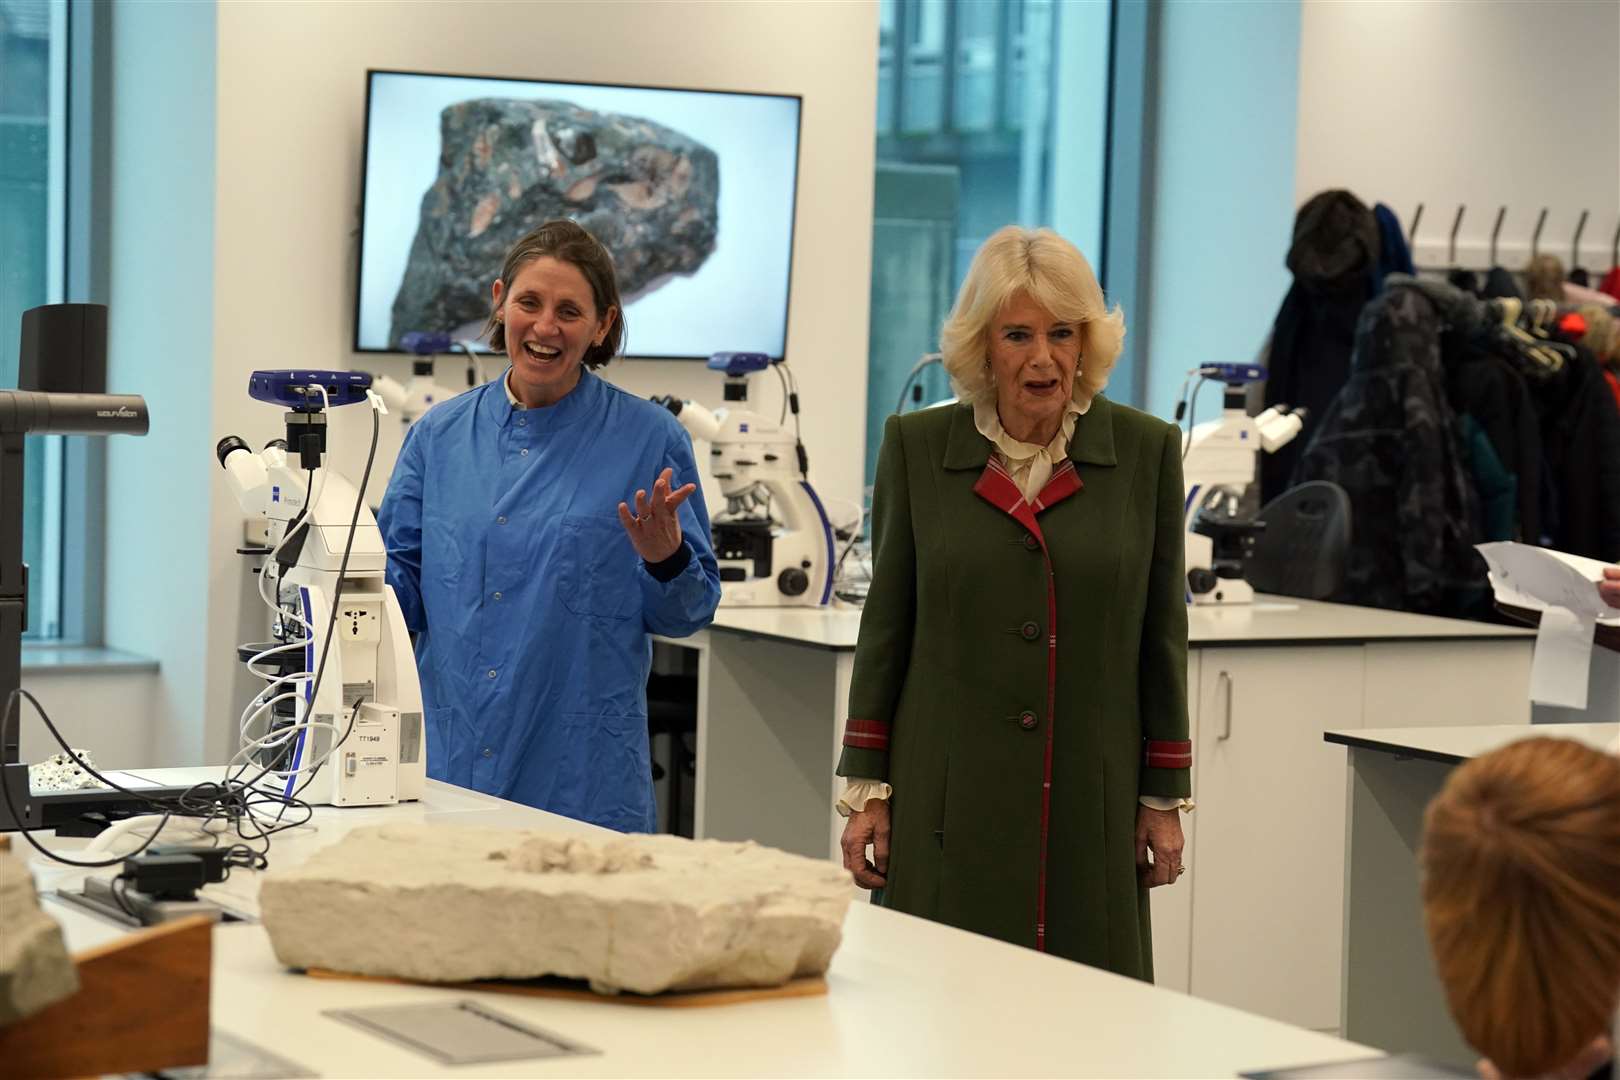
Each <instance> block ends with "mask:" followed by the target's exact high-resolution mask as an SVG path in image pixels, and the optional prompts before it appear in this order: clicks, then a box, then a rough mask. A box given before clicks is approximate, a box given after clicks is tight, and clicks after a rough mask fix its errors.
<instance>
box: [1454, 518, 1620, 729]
mask: <svg viewBox="0 0 1620 1080" xmlns="http://www.w3.org/2000/svg"><path fill="white" fill-rule="evenodd" d="M1477 550H1478V551H1479V553H1480V554H1481V555H1483V556H1484V557H1485V562H1486V563H1487V564H1488V565H1489V567H1490V571H1491V585H1492V587H1493V588H1494V589H1495V590H1496V599H1497V600H1498V601H1499V602H1501V603H1504V604H1510V605H1512V606H1515V607H1525V608H1531V609H1533V610H1536V611H1540V612H1541V629H1540V631H1539V632H1538V633H1537V634H1536V651H1535V658H1534V660H1533V661H1532V662H1531V666H1530V700H1531V701H1534V702H1537V703H1539V704H1543V705H1561V706H1563V707H1565V708H1570V709H1584V708H1586V692H1587V683H1588V680H1589V678H1590V674H1589V673H1590V671H1591V666H1592V636H1593V634H1594V632H1595V630H1596V627H1597V623H1598V622H1599V621H1603V622H1606V623H1608V622H1620V613H1617V612H1615V611H1614V610H1612V609H1611V608H1610V607H1609V606H1608V605H1609V603H1611V600H1610V597H1611V595H1613V594H1611V591H1610V586H1611V585H1612V586H1614V594H1620V575H1616V576H1615V578H1614V579H1613V580H1611V579H1610V574H1612V573H1613V572H1614V570H1615V568H1614V567H1609V566H1605V565H1604V564H1603V563H1601V562H1598V561H1597V560H1596V559H1586V558H1582V557H1581V556H1579V555H1570V554H1567V553H1565V552H1562V551H1549V550H1548V549H1546V548H1539V547H1532V546H1531V545H1529V544H1512V543H1494V544H1479V545H1477ZM1616 599H1617V600H1620V595H1616ZM1616 606H1620V603H1617V604H1616Z"/></svg>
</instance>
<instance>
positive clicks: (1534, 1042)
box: [1419, 738, 1620, 1076]
mask: <svg viewBox="0 0 1620 1080" xmlns="http://www.w3.org/2000/svg"><path fill="white" fill-rule="evenodd" d="M1419 861H1420V863H1421V865H1422V869H1423V914H1424V919H1425V921H1426V922H1427V924H1428V930H1429V943H1430V945H1431V947H1432V948H1433V951H1434V959H1435V966H1436V968H1437V969H1438V971H1439V974H1440V982H1441V984H1442V985H1443V986H1444V987H1445V992H1446V1002H1447V1004H1448V1005H1449V1006H1450V1008H1451V1015H1452V1017H1453V1018H1454V1019H1455V1020H1456V1021H1457V1026H1458V1027H1459V1028H1460V1029H1461V1030H1462V1033H1463V1036H1464V1037H1465V1038H1466V1039H1467V1040H1468V1041H1469V1042H1470V1043H1471V1044H1473V1046H1474V1048H1475V1049H1476V1050H1478V1051H1480V1052H1481V1053H1482V1054H1484V1055H1485V1056H1486V1057H1487V1058H1489V1059H1490V1060H1491V1062H1492V1063H1493V1064H1494V1065H1495V1066H1496V1067H1497V1069H1499V1070H1500V1071H1501V1072H1502V1073H1504V1074H1506V1075H1508V1076H1540V1075H1542V1074H1543V1073H1545V1072H1547V1071H1549V1070H1551V1069H1555V1068H1558V1067H1560V1066H1562V1065H1564V1064H1566V1063H1568V1062H1569V1061H1570V1060H1572V1059H1573V1058H1575V1057H1576V1055H1578V1054H1579V1053H1580V1052H1581V1051H1582V1050H1584V1049H1585V1048H1586V1046H1587V1045H1588V1044H1589V1043H1591V1041H1592V1040H1593V1039H1595V1038H1596V1037H1597V1036H1599V1035H1601V1034H1602V1033H1604V1032H1605V1031H1607V1030H1608V1026H1609V1024H1610V1022H1611V1021H1612V1019H1613V1017H1614V1010H1615V1005H1616V1003H1617V1002H1620V757H1615V756H1614V755H1611V754H1605V753H1602V752H1600V751H1597V750H1593V749H1591V748H1590V747H1587V746H1584V745H1582V744H1580V743H1577V742H1573V741H1571V740H1568V739H1552V738H1534V739H1525V740H1523V741H1521V742H1516V743H1512V744H1510V745H1508V746H1506V747H1503V748H1502V749H1500V750H1496V751H1493V752H1492V753H1489V754H1486V755H1484V756H1483V757H1480V758H1476V759H1474V760H1473V761H1470V762H1467V763H1466V764H1464V765H1462V766H1460V767H1459V768H1458V769H1457V770H1456V771H1455V772H1453V773H1452V774H1451V776H1450V777H1449V778H1448V779H1447V780H1446V784H1445V787H1444V788H1443V789H1442V790H1441V792H1440V794H1439V795H1438V796H1436V797H1435V800H1434V802H1432V803H1431V804H1430V805H1429V809H1428V812H1427V813H1426V814H1425V815H1424V820H1423V846H1422V850H1421V851H1420V853H1419Z"/></svg>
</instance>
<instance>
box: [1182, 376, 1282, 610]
mask: <svg viewBox="0 0 1620 1080" xmlns="http://www.w3.org/2000/svg"><path fill="white" fill-rule="evenodd" d="M1198 374H1200V375H1201V376H1202V377H1204V378H1213V379H1217V380H1220V381H1223V382H1225V383H1226V392H1225V399H1224V401H1223V405H1222V410H1221V416H1220V418H1219V419H1216V420H1210V421H1206V422H1205V423H1202V424H1199V425H1198V426H1197V427H1195V428H1193V429H1192V431H1191V432H1190V433H1186V434H1183V435H1182V449H1183V451H1184V453H1183V458H1182V479H1183V482H1184V486H1185V490H1186V501H1185V503H1184V504H1183V508H1184V509H1183V514H1184V516H1183V527H1184V529H1185V534H1186V559H1187V596H1188V601H1189V602H1190V603H1193V604H1249V603H1253V602H1254V589H1253V588H1252V587H1251V586H1250V585H1249V583H1248V582H1247V581H1245V580H1244V579H1243V576H1242V575H1243V557H1244V554H1245V552H1246V551H1247V547H1248V544H1249V543H1250V542H1251V538H1252V537H1253V535H1254V534H1255V532H1257V531H1258V528H1259V527H1258V526H1257V525H1255V524H1254V523H1253V522H1248V521H1243V520H1240V519H1238V518H1237V517H1236V516H1235V514H1234V511H1235V510H1236V508H1237V506H1238V505H1239V504H1240V503H1241V501H1242V498H1243V495H1244V493H1245V492H1246V491H1247V490H1248V488H1249V485H1250V484H1252V483H1254V479H1255V462H1256V460H1257V459H1258V458H1259V456H1260V454H1261V453H1267V454H1269V453H1272V452H1274V451H1276V450H1277V449H1278V448H1279V447H1282V446H1286V445H1287V444H1288V443H1289V442H1291V441H1292V440H1293V438H1294V436H1296V435H1298V434H1299V432H1300V429H1301V428H1302V427H1303V426H1304V414H1303V412H1302V411H1289V410H1288V409H1287V407H1286V406H1281V407H1277V406H1274V407H1272V408H1269V409H1267V410H1266V411H1265V412H1262V413H1261V414H1260V415H1258V416H1250V415H1248V412H1247V410H1246V409H1245V408H1244V404H1245V402H1244V392H1243V387H1244V385H1246V384H1247V383H1250V382H1256V381H1259V380H1261V379H1264V378H1265V369H1264V368H1260V367H1258V366H1256V365H1252V364H1210V365H1206V366H1205V367H1203V368H1200V369H1199V371H1198ZM1194 393H1196V391H1194Z"/></svg>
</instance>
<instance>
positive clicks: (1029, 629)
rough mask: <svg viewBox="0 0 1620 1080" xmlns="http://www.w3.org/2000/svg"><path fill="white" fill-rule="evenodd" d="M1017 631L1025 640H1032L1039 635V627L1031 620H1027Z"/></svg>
mask: <svg viewBox="0 0 1620 1080" xmlns="http://www.w3.org/2000/svg"><path fill="white" fill-rule="evenodd" d="M1018 633H1019V635H1020V636H1021V637H1022V638H1023V639H1024V640H1025V641H1034V640H1035V639H1036V638H1037V637H1039V636H1040V633H1041V628H1040V627H1039V626H1036V625H1035V624H1034V623H1033V622H1027V623H1025V624H1024V625H1023V626H1020V627H1019V628H1018Z"/></svg>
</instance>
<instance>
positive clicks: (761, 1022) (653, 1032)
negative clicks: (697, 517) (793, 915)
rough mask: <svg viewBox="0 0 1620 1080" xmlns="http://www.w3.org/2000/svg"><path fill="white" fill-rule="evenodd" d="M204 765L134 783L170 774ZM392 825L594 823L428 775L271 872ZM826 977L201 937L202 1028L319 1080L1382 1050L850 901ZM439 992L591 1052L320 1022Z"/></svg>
mask: <svg viewBox="0 0 1620 1080" xmlns="http://www.w3.org/2000/svg"><path fill="white" fill-rule="evenodd" d="M217 773H218V770H214V769H209V770H206V771H199V770H151V771H149V772H146V773H145V775H150V776H152V777H153V778H154V779H158V780H161V781H163V782H165V783H184V782H188V781H193V780H194V779H197V778H200V777H201V776H204V775H205V776H206V777H207V778H214V777H215V776H217ZM395 821H399V822H406V821H413V822H414V821H429V822H436V823H443V824H450V825H468V826H490V825H498V826H517V827H535V828H545V829H552V830H561V831H569V832H589V831H594V830H593V829H592V827H591V826H587V825H582V824H581V823H579V822H575V821H570V820H567V819H565V818H559V817H556V816H555V815H552V814H547V813H544V812H542V811H538V810H533V809H530V808H528V807H523V806H519V805H517V804H514V803H508V802H503V801H501V800H499V799H494V798H490V797H488V796H484V795H480V794H477V793H473V792H469V791H466V790H464V789H460V788H454V787H450V786H448V785H445V784H439V783H434V782H431V781H430V782H429V784H428V793H427V797H426V798H425V799H424V800H423V801H422V802H421V803H416V804H409V805H405V806H399V807H386V808H374V809H361V810H335V809H331V808H322V809H320V810H317V811H316V815H315V818H314V821H313V823H312V827H311V828H309V829H307V830H300V831H299V832H297V833H292V834H283V835H282V836H279V837H277V838H276V839H275V841H274V844H273V847H272V849H271V859H272V864H273V865H282V866H285V865H287V864H288V863H290V862H296V861H297V860H299V859H301V858H303V857H305V856H306V855H307V853H308V852H309V851H311V850H313V849H314V848H316V847H319V846H323V845H325V844H326V843H328V842H330V841H332V840H335V839H336V838H337V837H338V836H340V835H341V834H342V833H344V832H346V831H347V830H349V829H351V828H354V827H357V826H360V825H368V824H377V823H383V822H395ZM82 844H83V842H82V841H63V842H60V847H61V848H62V849H63V850H64V852H66V851H69V850H71V849H72V848H75V847H79V846H82ZM34 866H35V868H36V876H37V877H38V878H39V879H40V882H41V885H42V887H44V886H47V885H51V884H57V883H61V882H63V881H65V880H66V879H68V878H70V877H72V876H73V875H74V873H75V872H74V871H70V870H65V869H62V868H60V867H58V866H56V865H55V864H50V863H46V862H45V861H44V860H43V859H40V858H36V859H35V862H34ZM257 876H258V875H253V874H240V873H239V874H238V875H235V876H233V879H232V880H231V881H229V882H226V883H225V884H224V886H223V887H211V888H223V889H224V890H225V891H224V893H223V894H222V895H220V897H219V898H220V900H221V901H222V902H226V903H228V904H230V905H231V906H233V907H239V908H245V909H247V910H249V911H256V909H257V904H256V893H257V883H256V881H254V880H253V879H254V878H256V877H257ZM862 895H864V894H862ZM46 907H47V910H48V911H49V912H50V913H51V914H52V915H53V916H55V917H57V918H58V919H59V920H61V921H62V923H63V925H64V928H65V930H66V932H67V936H68V939H69V943H70V946H71V947H72V948H75V949H80V948H84V947H87V946H89V945H93V944H96V943H98V942H100V941H103V940H107V939H108V938H111V937H114V936H116V935H117V934H119V933H121V932H122V931H121V930H119V929H117V928H115V927H114V926H113V924H112V923H110V922H108V921H104V920H102V919H100V918H99V917H97V916H94V915H92V914H89V913H87V912H84V911H82V910H80V909H77V908H74V907H71V906H68V905H66V904H64V903H62V902H60V901H54V900H52V901H49V902H47V905H46ZM356 932H364V929H363V928H357V930H356ZM827 981H828V987H829V991H828V993H827V995H826V996H824V997H812V998H794V999H781V1000H774V1001H760V1002H753V1003H749V1004H744V1005H733V1006H724V1007H714V1008H684V1009H646V1008H626V1007H623V1006H619V1005H614V1004H611V1003H606V1002H603V1003H596V1002H575V1001H561V1000H553V999H544V998H525V997H517V996H511V995H494V994H476V995H474V994H467V993H465V992H463V991H447V990H441V989H435V988H430V987H418V986H404V985H390V984H380V983H367V982H344V981H328V980H315V979H309V978H307V977H305V976H302V975H297V974H293V973H291V972H288V971H286V970H284V969H283V968H281V967H280V966H279V965H278V964H277V963H276V961H275V958H274V956H273V954H272V953H271V950H270V945H269V939H268V938H267V936H266V935H265V933H264V931H263V929H262V928H261V927H259V926H257V925H255V924H233V925H228V926H221V927H219V928H218V929H216V931H215V934H214V981H213V1021H214V1024H215V1027H216V1028H217V1029H221V1030H224V1031H226V1032H229V1033H230V1034H232V1035H234V1036H236V1037H238V1038H240V1039H245V1040H247V1041H248V1042H250V1043H253V1044H255V1045H257V1046H259V1047H261V1048H263V1049H265V1050H268V1051H271V1052H273V1053H275V1054H278V1055H280V1056H282V1057H285V1058H287V1059H290V1060H291V1061H292V1062H294V1063H296V1064H298V1065H301V1066H304V1067H305V1068H308V1069H311V1070H314V1071H316V1072H318V1073H320V1074H323V1075H327V1076H405V1075H409V1076H468V1075H488V1076H535V1075H546V1074H552V1073H554V1074H556V1075H566V1076H626V1075H661V1076H764V1075H787V1076H847V1075H860V1076H878V1075H892V1076H974V1075H997V1076H1109V1077H1133V1076H1142V1077H1147V1076H1153V1077H1217V1076H1233V1075H1236V1074H1237V1073H1238V1072H1239V1071H1247V1070H1252V1069H1268V1068H1280V1067H1283V1066H1290V1065H1304V1064H1311V1063H1324V1062H1335V1061H1350V1060H1355V1059H1358V1058H1365V1057H1371V1056H1376V1054H1377V1051H1374V1050H1371V1049H1369V1048H1367V1047H1364V1046H1358V1045H1356V1044H1354V1043H1349V1042H1345V1041H1343V1040H1341V1039H1336V1038H1333V1037H1330V1036H1327V1035H1322V1034H1318V1033H1316V1032H1311V1031H1306V1030H1303V1029H1300V1028H1294V1027H1290V1026H1288V1025H1286V1024H1282V1023H1278V1022H1276V1021H1273V1020H1267V1019H1264V1018H1262V1017H1258V1016H1253V1015H1250V1014H1246V1013H1242V1012H1239V1011H1237V1010H1235V1009H1231V1008H1227V1007H1225V1006H1221V1005H1216V1004H1213V1003H1210V1002H1207V1001H1201V1000H1198V999H1195V998H1191V997H1187V996H1185V995H1183V994H1179V993H1176V992H1174V991H1170V990H1164V989H1160V988H1157V987H1153V986H1149V985H1146V984H1144V983H1139V982H1136V981H1134V980H1131V979H1126V978H1123V977H1120V976H1117V975H1112V974H1109V973H1107V972H1103V971H1100V970H1097V969H1095V968H1089V967H1085V966H1083V965H1081V964H1075V963H1071V962H1069V961H1065V960H1059V959H1055V958H1053V957H1049V956H1043V955H1040V954H1037V953H1035V952H1033V951H1030V950H1027V949H1021V948H1017V947H1015V946H1012V945H1008V944H1005V943H1003V942H999V941H995V940H992V939H990V938H986V937H980V936H977V935H974V934H969V933H966V932H963V931H960V930H955V929H952V928H950V927H947V926H943V925H940V924H936V923H930V922H926V921H924V920H921V919H916V918H912V917H910V916H906V915H900V914H897V913H895V912H892V911H888V910H885V909H882V908H877V907H873V906H872V905H871V904H868V903H864V902H861V901H860V900H857V901H856V902H855V903H853V904H852V905H851V907H850V910H849V914H848V917H847V918H846V921H845V924H844V942H843V945H842V947H841V948H840V949H839V951H838V953H837V955H836V956H835V957H834V960H833V964H832V968H831V970H830V971H829V973H828V977H827ZM452 996H454V997H457V998H459V997H477V998H478V999H479V1000H480V1001H481V1002H482V1003H483V1004H484V1005H486V1006H488V1007H491V1008H494V1009H496V1010H498V1011H500V1012H503V1013H506V1014H508V1015H510V1016H512V1017H514V1018H516V1019H518V1020H521V1021H524V1022H526V1023H529V1024H532V1025H534V1026H537V1027H540V1028H544V1029H546V1030H548V1031H551V1032H554V1033H556V1034H557V1035H560V1036H562V1037H564V1038H567V1039H571V1040H573V1041H575V1042H580V1043H584V1044H586V1045H588V1046H591V1047H594V1048H596V1049H597V1050H599V1051H600V1053H599V1054H597V1055H594V1056H588V1057H572V1058H568V1059H566V1060H562V1061H554V1062H548V1061H535V1060H527V1061H518V1062H511V1063H502V1064H493V1065H481V1066H476V1067H469V1066H458V1067H453V1068H452V1067H445V1066H440V1065H439V1064H437V1063H436V1062H434V1061H432V1060H430V1059H428V1058H425V1057H420V1056H417V1055H416V1054H414V1053H412V1052H411V1051H409V1050H406V1049H404V1048H402V1047H399V1046H396V1045H395V1044H393V1043H390V1042H387V1041H384V1040H382V1039H380V1038H377V1037H374V1036H372V1035H370V1034H367V1033H365V1032H363V1031H358V1030H356V1029H354V1028H352V1027H350V1026H348V1025H346V1024H343V1023H341V1022H339V1021H337V1020H334V1019H332V1018H330V1017H327V1016H323V1015H322V1014H323V1013H324V1012H326V1011H328V1010H331V1009H336V1008H356V1007H363V1006H372V1005H387V1004H414V1003H420V1002H429V1001H434V1000H438V1001H443V1000H445V999H446V998H448V997H452Z"/></svg>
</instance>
